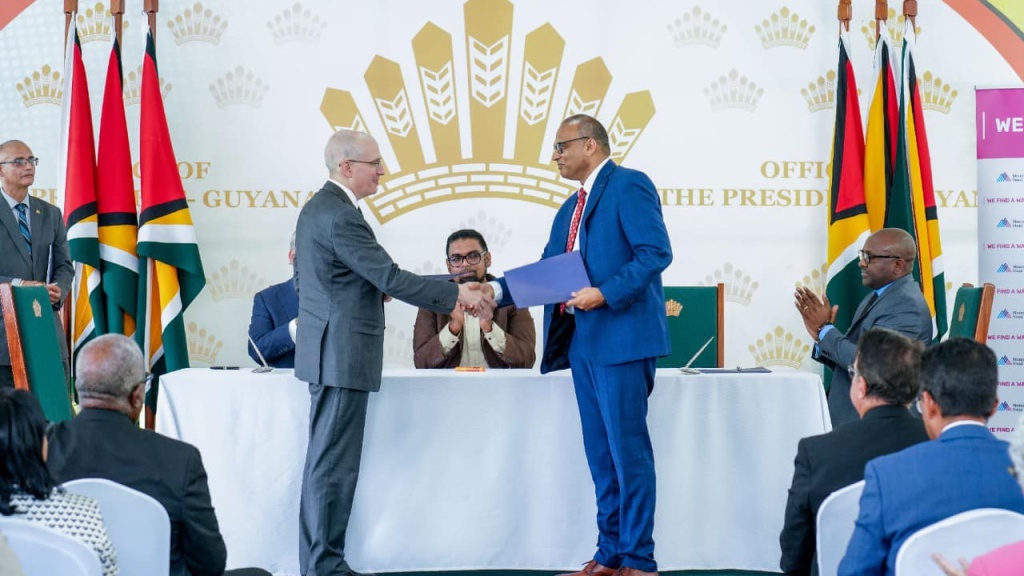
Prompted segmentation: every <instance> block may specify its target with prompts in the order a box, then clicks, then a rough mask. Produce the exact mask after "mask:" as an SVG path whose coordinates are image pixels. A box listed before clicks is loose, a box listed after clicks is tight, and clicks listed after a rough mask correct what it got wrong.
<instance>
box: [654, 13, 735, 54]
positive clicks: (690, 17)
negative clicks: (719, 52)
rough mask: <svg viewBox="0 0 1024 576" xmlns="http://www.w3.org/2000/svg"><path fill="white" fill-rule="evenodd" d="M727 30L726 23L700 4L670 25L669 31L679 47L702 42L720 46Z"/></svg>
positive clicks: (707, 44)
mask: <svg viewBox="0 0 1024 576" xmlns="http://www.w3.org/2000/svg"><path fill="white" fill-rule="evenodd" d="M726 30H728V27H727V26H726V25H725V24H724V23H722V22H719V21H718V19H717V18H714V17H712V16H711V14H708V13H707V12H704V11H703V10H701V8H700V6H694V7H693V10H691V11H689V12H687V13H686V14H683V17H682V18H676V20H675V22H673V23H671V24H669V25H668V33H669V34H671V35H672V40H673V42H675V44H676V47H678V48H682V47H683V46H694V45H701V44H702V45H704V46H710V47H712V48H718V47H719V46H720V45H721V44H722V36H724V35H725V32H726Z"/></svg>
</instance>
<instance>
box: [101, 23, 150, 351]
mask: <svg viewBox="0 0 1024 576" xmlns="http://www.w3.org/2000/svg"><path fill="white" fill-rule="evenodd" d="M113 36H114V42H113V45H112V46H111V50H110V59H109V60H108V62H107V80H106V87H105V89H104V91H103V115H102V117H101V119H100V144H99V154H98V156H99V161H98V164H97V166H96V189H97V191H98V194H97V201H98V205H97V208H98V212H99V247H100V248H99V249H100V258H101V260H102V267H101V270H102V271H103V283H102V287H103V297H104V307H105V309H106V314H107V316H106V323H107V329H108V331H110V332H113V333H117V334H124V335H126V336H131V335H133V334H135V315H136V312H135V311H136V307H137V306H138V288H139V257H138V255H137V253H136V249H135V244H136V236H137V234H138V217H137V216H136V206H135V184H134V182H133V180H132V157H131V151H130V149H129V144H128V124H127V122H125V115H124V96H123V93H124V88H123V85H122V78H123V76H122V69H121V46H120V45H119V43H118V41H117V35H116V34H114V35H113Z"/></svg>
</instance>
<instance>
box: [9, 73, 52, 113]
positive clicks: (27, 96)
mask: <svg viewBox="0 0 1024 576" xmlns="http://www.w3.org/2000/svg"><path fill="white" fill-rule="evenodd" d="M15 87H16V88H17V89H18V94H21V99H22V100H23V101H24V102H25V107H26V108H29V107H31V106H35V105H36V104H53V105H55V106H60V101H61V98H63V97H64V80H63V78H62V76H61V73H60V71H58V70H54V69H53V68H50V65H49V64H44V65H43V67H42V68H41V69H40V70H36V71H35V72H33V73H32V75H31V76H26V77H25V80H23V81H21V82H18V84H17V85H16V86H15Z"/></svg>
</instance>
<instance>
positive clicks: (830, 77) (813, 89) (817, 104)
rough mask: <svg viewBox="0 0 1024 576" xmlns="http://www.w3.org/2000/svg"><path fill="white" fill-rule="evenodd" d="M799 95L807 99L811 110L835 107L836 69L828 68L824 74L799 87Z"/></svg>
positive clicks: (816, 110) (808, 107) (820, 110)
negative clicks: (805, 85) (803, 86)
mask: <svg viewBox="0 0 1024 576" xmlns="http://www.w3.org/2000/svg"><path fill="white" fill-rule="evenodd" d="M800 95H801V96H803V97H804V100H806V101H807V109H808V110H810V111H811V112H822V111H824V110H831V109H833V108H835V107H836V71H835V70H829V71H828V72H827V73H826V74H825V75H824V76H818V78H817V80H815V81H814V82H811V83H809V84H808V85H807V88H801V89H800Z"/></svg>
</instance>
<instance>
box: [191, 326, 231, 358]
mask: <svg viewBox="0 0 1024 576" xmlns="http://www.w3.org/2000/svg"><path fill="white" fill-rule="evenodd" d="M186 331H187V332H188V334H187V335H186V336H187V338H188V360H189V362H190V363H192V364H205V365H207V366H215V365H216V364H217V354H219V353H220V351H221V349H222V348H224V342H223V341H222V340H220V339H219V338H217V337H216V336H214V335H213V333H212V332H207V331H206V328H200V327H199V326H198V325H197V324H196V323H195V322H189V323H188V326H187V329H186Z"/></svg>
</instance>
